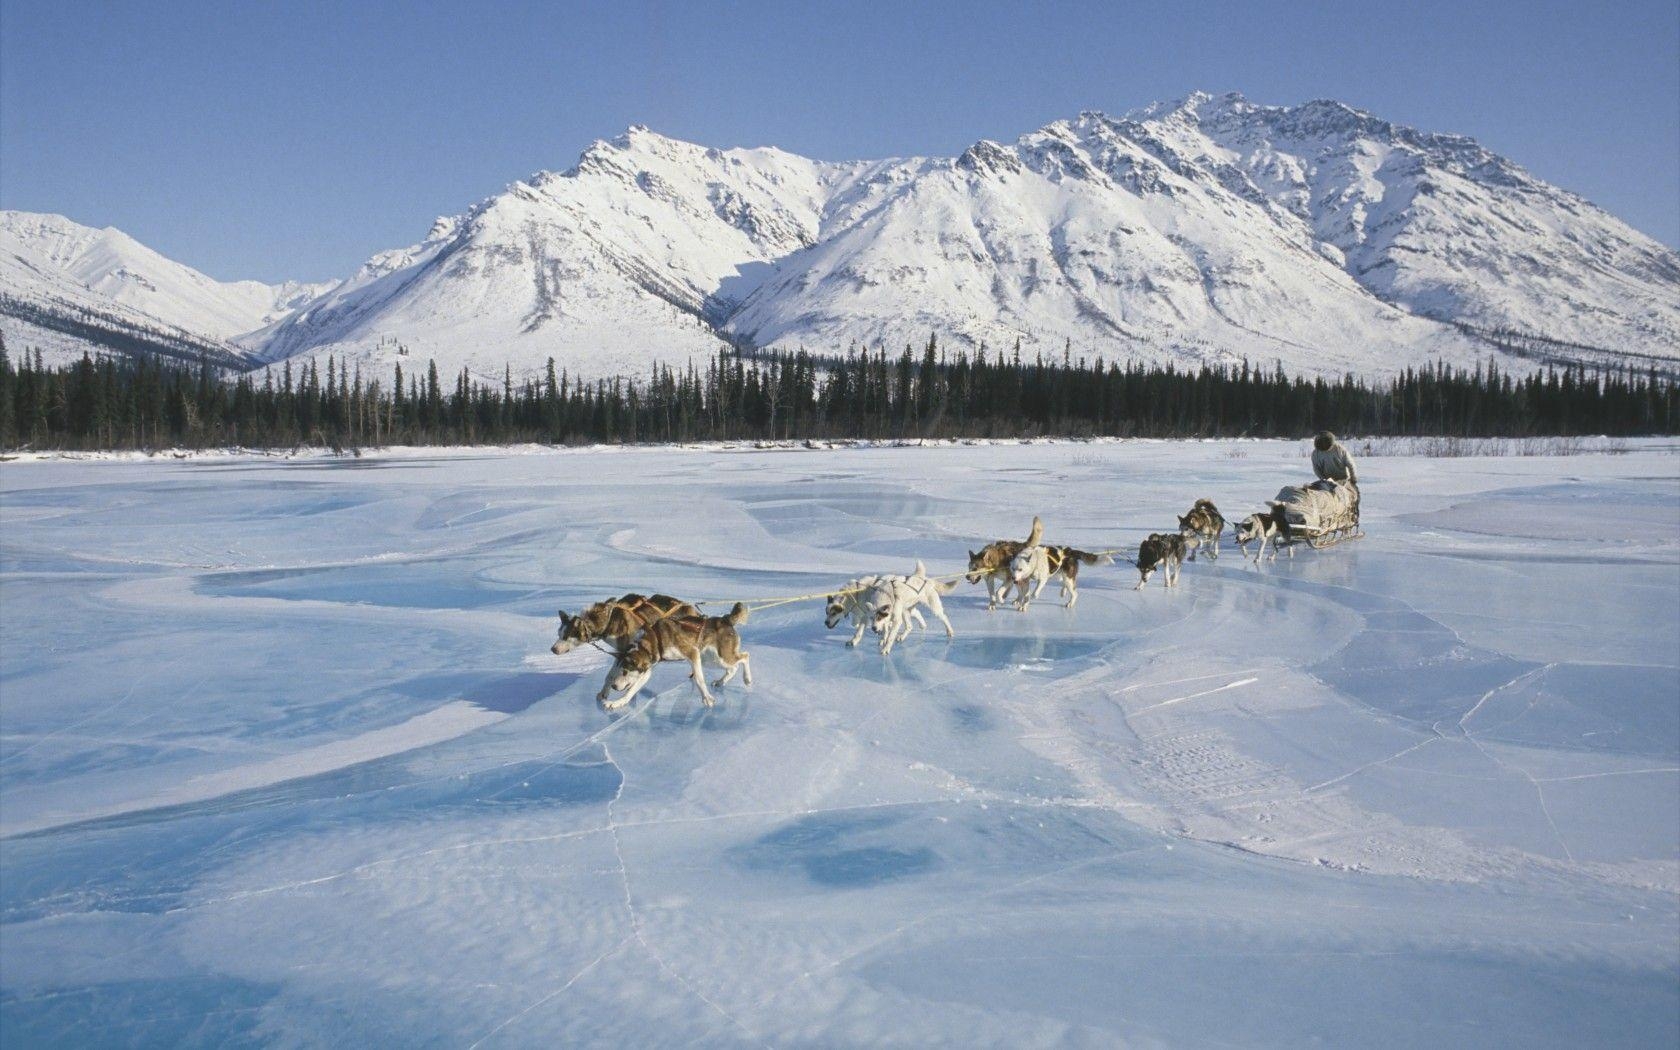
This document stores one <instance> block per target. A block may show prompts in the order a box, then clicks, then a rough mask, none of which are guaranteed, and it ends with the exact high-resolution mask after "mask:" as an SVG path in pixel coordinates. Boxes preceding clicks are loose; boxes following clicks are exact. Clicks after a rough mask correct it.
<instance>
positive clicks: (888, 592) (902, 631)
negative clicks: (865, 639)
mask: <svg viewBox="0 0 1680 1050" xmlns="http://www.w3.org/2000/svg"><path fill="white" fill-rule="evenodd" d="M956 589H957V581H955V580H948V581H941V580H930V579H928V574H927V566H925V565H923V564H922V563H921V561H920V560H918V561H917V562H916V571H915V572H914V573H912V574H911V575H909V576H889V577H887V578H885V579H884V580H883V581H882V582H880V583H877V584H876V585H875V586H874V587H872V588H870V589H869V591H868V592H867V593H866V594H865V595H864V602H865V605H866V606H867V607H868V608H869V609H870V610H871V626H872V627H873V629H874V631H875V633H876V634H878V635H880V636H881V655H882V656H885V655H887V654H888V653H890V652H892V650H893V646H895V645H897V644H898V643H899V642H902V641H903V640H904V639H905V638H906V637H907V636H908V635H909V634H910V619H911V617H916V618H917V619H920V617H921V612H920V609H919V607H920V606H923V605H925V606H927V607H928V611H929V612H931V613H933V616H934V619H936V620H938V621H939V622H940V623H942V624H944V625H945V637H947V638H955V637H956V636H957V632H956V629H955V628H953V627H952V626H951V620H950V617H948V616H946V615H945V603H944V602H943V601H941V600H940V595H942V594H949V593H951V592H952V591H954V590H956ZM923 624H924V625H925V624H926V621H923Z"/></svg>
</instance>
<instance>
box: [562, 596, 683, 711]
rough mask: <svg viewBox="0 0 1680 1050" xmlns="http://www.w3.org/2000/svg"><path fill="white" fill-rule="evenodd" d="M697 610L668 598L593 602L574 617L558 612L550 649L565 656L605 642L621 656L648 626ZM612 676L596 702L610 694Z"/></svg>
mask: <svg viewBox="0 0 1680 1050" xmlns="http://www.w3.org/2000/svg"><path fill="white" fill-rule="evenodd" d="M699 615H700V610H698V609H696V608H695V607H694V606H692V605H690V604H688V603H687V602H685V601H681V600H679V599H677V598H673V597H671V596H670V595H669V594H655V595H651V596H643V595H640V594H626V595H625V596H624V597H622V598H608V599H607V600H606V601H604V602H596V603H595V604H594V605H591V606H590V607H589V608H587V609H585V610H583V611H582V612H580V613H578V614H577V615H576V616H568V615H567V614H566V610H564V609H561V610H560V637H559V638H557V639H556V640H555V642H554V644H553V645H552V646H551V647H550V648H549V652H551V653H553V654H554V655H555V656H564V655H565V654H567V653H569V652H571V651H572V650H573V649H576V648H577V647H578V646H580V645H589V644H591V643H594V642H606V643H607V644H609V645H611V646H612V648H613V651H614V652H615V653H617V654H618V655H620V656H622V655H623V654H624V652H625V650H627V649H629V648H630V643H631V642H632V641H633V640H634V639H635V637H636V635H637V634H638V633H639V632H640V631H641V630H642V628H644V627H646V626H647V625H648V624H650V623H655V622H657V621H659V620H663V619H665V618H666V617H668V616H699ZM611 681H612V676H611V675H608V677H607V681H606V682H603V683H601V691H600V692H599V693H597V694H595V699H597V700H605V699H606V698H607V694H608V693H611V692H612V686H611V685H610V684H609V683H610V682H611Z"/></svg>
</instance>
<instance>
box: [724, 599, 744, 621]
mask: <svg viewBox="0 0 1680 1050" xmlns="http://www.w3.org/2000/svg"><path fill="white" fill-rule="evenodd" d="M724 620H725V621H727V622H728V624H729V626H731V627H739V626H741V625H742V624H744V623H746V622H747V607H746V606H745V605H743V604H741V603H740V602H736V603H735V607H734V608H732V609H730V610H729V615H728V616H725V617H724Z"/></svg>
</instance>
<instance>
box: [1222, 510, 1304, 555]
mask: <svg viewBox="0 0 1680 1050" xmlns="http://www.w3.org/2000/svg"><path fill="white" fill-rule="evenodd" d="M1234 538H1235V539H1236V541H1237V549H1238V550H1241V551H1242V555H1243V561H1247V560H1248V545H1249V544H1250V543H1253V542H1254V541H1255V540H1259V541H1260V548H1259V549H1258V550H1257V551H1255V552H1254V564H1256V565H1258V564H1260V559H1261V558H1262V557H1264V556H1265V554H1266V544H1267V542H1270V543H1271V545H1272V557H1271V559H1269V560H1272V561H1275V560H1277V552H1278V548H1279V547H1282V546H1287V547H1288V548H1289V556H1290V557H1291V558H1293V557H1295V545H1294V544H1293V543H1290V542H1289V540H1290V539H1291V538H1292V537H1291V536H1290V533H1289V522H1288V521H1287V520H1285V519H1284V518H1283V515H1281V514H1280V513H1278V512H1277V511H1275V510H1269V511H1261V512H1259V513H1258V514H1250V515H1249V516H1248V517H1246V518H1244V519H1243V520H1242V521H1239V522H1238V523H1237V528H1236V532H1235V534H1234Z"/></svg>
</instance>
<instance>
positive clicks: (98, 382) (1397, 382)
mask: <svg viewBox="0 0 1680 1050" xmlns="http://www.w3.org/2000/svg"><path fill="white" fill-rule="evenodd" d="M1677 423H1680V386H1677V385H1676V384H1675V383H1674V382H1673V381H1672V380H1670V379H1667V378H1665V377H1663V376H1661V375H1659V374H1658V373H1656V372H1654V371H1650V372H1644V373H1638V372H1633V371H1627V370H1622V371H1612V370H1596V371H1588V370H1587V369H1586V368H1584V367H1572V368H1570V367H1566V368H1561V369H1560V368H1556V367H1547V368H1544V369H1539V370H1536V371H1534V372H1532V373H1529V374H1526V375H1511V374H1508V373H1506V372H1503V371H1500V370H1499V369H1497V368H1495V367H1494V366H1493V365H1491V364H1489V365H1485V366H1479V367H1477V368H1474V369H1463V368H1453V367H1449V366H1446V365H1441V364H1437V365H1435V366H1432V367H1427V368H1423V369H1419V370H1411V369H1408V370H1406V371H1405V372H1403V373H1401V374H1400V375H1398V376H1396V377H1394V378H1392V379H1385V380H1381V381H1376V382H1368V381H1365V380H1361V379H1356V378H1354V377H1352V376H1344V377H1343V378H1341V379H1338V380H1333V381H1332V380H1324V379H1305V378H1301V377H1291V376H1287V375H1285V374H1284V373H1283V370H1282V368H1281V366H1279V367H1274V368H1272V369H1270V370H1265V369H1258V368H1254V367H1251V366H1250V365H1248V364H1247V363H1244V364H1241V365H1237V366H1205V367H1201V368H1196V369H1182V368H1176V367H1174V366H1172V365H1148V366H1145V365H1142V364H1137V363H1126V364H1120V363H1117V362H1109V361H1104V360H1102V359H1100V358H1099V359H1097V360H1095V361H1085V360H1076V359H1070V358H1064V359H1063V360H1060V361H1046V360H1044V359H1042V358H1035V359H1033V360H1030V361H1024V360H1022V359H1021V358H1020V356H1019V351H1017V352H1016V353H1015V354H1012V355H1005V354H996V353H994V354H990V355H988V354H986V353H985V352H980V353H977V354H973V355H970V354H967V353H961V352H959V353H956V354H943V353H941V352H940V350H939V347H938V345H937V343H936V342H935V341H934V340H932V339H930V340H929V341H928V343H927V345H926V347H924V348H923V349H922V350H921V351H920V352H919V353H917V352H914V351H912V350H909V349H906V350H905V351H904V352H903V353H902V354H899V355H898V356H896V357H890V356H888V355H887V354H885V353H884V352H862V353H856V352H854V353H852V354H849V355H847V356H846V357H844V358H838V359H819V358H816V357H814V356H811V355H808V354H805V353H803V352H801V353H761V354H758V355H755V356H754V357H753V358H751V359H748V358H745V357H742V356H740V355H736V354H721V355H719V356H718V357H716V358H714V359H711V360H709V361H708V362H707V363H706V364H705V366H704V367H697V366H694V365H690V366H689V367H687V368H685V369H681V370H677V369H672V368H669V367H665V366H658V367H655V368H654V369H653V370H652V372H651V374H650V375H649V376H648V377H647V378H645V379H642V380H627V379H606V380H593V381H586V380H582V379H579V378H577V377H574V376H571V375H569V374H568V373H566V372H565V371H560V372H558V373H557V372H556V369H555V365H554V362H553V361H552V360H550V361H549V363H548V367H547V369H546V371H545V372H544V374H543V375H541V376H540V377H538V378H536V379H531V380H523V381H519V382H515V381H514V379H513V377H512V374H511V372H507V373H504V377H503V379H502V381H501V382H500V383H484V382H479V381H475V380H474V379H473V378H472V377H471V376H469V375H468V374H467V373H466V372H462V373H460V374H457V375H454V376H451V377H449V378H448V379H447V380H445V379H442V378H441V377H440V376H439V375H438V371H437V367H436V365H435V364H428V366H427V367H426V368H425V369H424V371H422V372H419V373H415V372H412V371H405V370H404V369H403V368H402V367H401V365H398V366H397V367H396V368H394V369H393V371H392V372H391V374H389V375H385V376H370V375H365V374H363V373H362V372H360V371H359V370H357V369H352V368H351V367H350V366H348V365H347V364H345V363H344V362H342V361H335V360H333V359H331V358H328V359H327V361H326V362H325V364H324V367H323V366H322V365H321V364H319V363H317V362H316V361H314V360H308V361H300V362H297V363H296V365H295V366H294V363H293V362H290V361H287V362H283V363H281V364H280V365H279V366H278V367H273V368H269V369H266V370H264V371H262V372H260V373H243V374H233V373H228V372H224V371H222V370H220V369H218V368H216V367H214V366H212V365H209V364H202V363H201V364H197V365H187V364H181V363H177V362H172V361H165V360H158V359H149V358H139V359H127V358H115V357H102V358H97V359H96V358H93V357H89V356H84V357H83V358H82V359H81V360H80V361H79V362H77V363H75V364H72V365H67V366H63V367H56V368H49V367H45V366H44V365H43V363H42V360H41V358H40V355H39V353H38V352H37V354H36V355H35V356H34V357H33V358H31V357H29V355H24V356H23V358H22V359H21V360H18V361H13V360H12V359H11V358H10V357H9V356H8V355H7V353H6V351H5V348H4V345H3V344H0V446H4V447H6V448H19V447H30V448H37V449H39V448H64V449H95V448H98V449H111V448H161V447H169V446H181V447H199V448H202V447H213V446H230V445H243V446H247V447H295V446H300V445H313V446H324V447H334V448H353V447H360V446H378V445H393V444H413V445H426V444H440V445H441V444H478V443H483V444H497V443H512V442H525V441H533V442H545V443H555V444H566V443H583V442H672V441H702V440H717V439H723V440H755V439H756V440H763V439H787V438H817V439H822V438H874V439H892V438H914V437H938V438H969V437H1027V436H1070V437H1082V436H1094V435H1116V436H1122V437H1124V436H1133V437H1216V436H1250V437H1300V436H1302V435H1305V434H1308V433H1310V432H1312V431H1314V430H1317V429H1320V428H1329V429H1332V430H1336V431H1338V432H1342V433H1349V434H1359V435H1449V436H1460V437H1521V436H1528V435H1537V434H1541V435H1554V434H1555V435H1581V434H1611V435H1621V436H1629V435H1638V434H1670V433H1674V432H1675V431H1676V424H1677Z"/></svg>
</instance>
